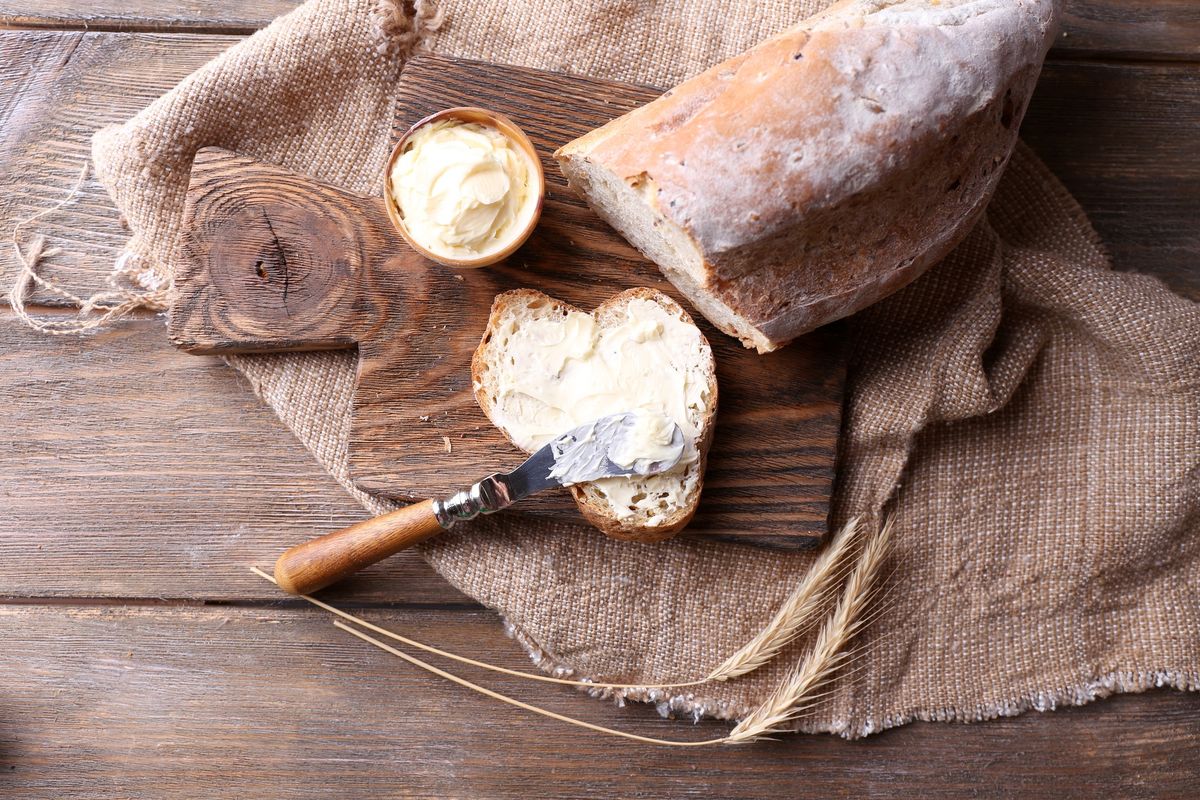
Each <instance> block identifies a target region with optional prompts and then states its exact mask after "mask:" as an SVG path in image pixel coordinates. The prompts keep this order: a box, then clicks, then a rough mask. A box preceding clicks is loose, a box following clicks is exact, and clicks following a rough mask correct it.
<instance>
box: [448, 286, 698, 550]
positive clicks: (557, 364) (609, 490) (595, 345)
mask: <svg viewBox="0 0 1200 800" xmlns="http://www.w3.org/2000/svg"><path fill="white" fill-rule="evenodd" d="M471 376H472V380H473V385H474V390H475V398H476V400H477V401H478V402H479V406H480V408H482V409H483V412H484V413H485V414H486V415H487V416H488V418H489V419H490V420H491V421H492V423H493V424H494V425H495V426H496V427H497V428H499V429H500V431H501V432H502V433H504V435H505V436H506V437H507V438H508V439H509V441H511V442H512V443H513V444H514V445H516V446H517V447H519V448H520V449H522V450H524V451H525V452H527V453H532V452H534V451H535V450H537V449H538V448H539V447H541V446H542V445H544V444H546V443H547V442H549V441H550V440H551V439H553V438H554V437H555V436H558V435H560V434H562V433H564V432H566V431H568V430H570V429H571V428H573V427H576V426H577V425H580V424H584V423H586V422H589V421H591V420H592V419H596V418H598V417H601V416H604V415H606V414H611V413H617V412H622V411H628V410H636V409H637V408H644V409H647V410H651V411H658V412H660V413H663V414H666V415H667V416H668V417H669V418H671V419H672V420H673V421H674V422H675V423H676V424H678V425H679V427H680V429H681V430H682V431H683V434H684V440H685V449H684V456H683V458H681V459H680V462H679V464H677V465H676V466H675V467H673V468H672V469H670V470H668V471H666V472H663V473H660V474H658V475H651V476H646V477H636V478H635V477H631V478H605V479H603V480H600V481H594V482H591V483H582V484H577V485H575V486H572V487H570V491H571V494H572V496H573V497H574V498H575V502H576V504H577V505H578V506H579V510H580V511H581V512H582V513H583V516H584V517H585V518H586V519H587V520H588V522H590V523H592V524H593V525H595V526H596V527H597V528H599V529H600V530H602V531H603V532H604V533H606V534H608V535H609V536H612V537H614V538H617V539H629V540H635V541H642V542H650V541H659V540H662V539H667V538H669V537H671V536H672V535H674V534H675V533H677V532H678V531H679V530H680V529H682V528H683V527H684V526H685V525H687V523H688V522H689V521H690V520H691V518H692V515H693V514H694V513H695V511H696V506H697V504H698V503H699V501H700V491H701V488H702V486H703V483H704V468H705V463H706V459H707V455H708V448H709V445H710V443H711V442H712V436H713V429H714V425H715V421H716V413H717V379H716V365H715V362H714V361H713V354H712V348H711V347H710V346H709V344H708V341H707V340H706V339H705V338H704V334H702V333H701V332H700V329H699V328H697V327H696V325H695V323H694V322H693V321H692V318H691V317H690V316H688V314H687V312H686V311H684V310H683V309H682V308H681V307H680V306H679V304H678V303H676V302H675V301H674V300H672V299H671V298H669V297H667V296H666V295H664V294H662V293H661V292H658V291H656V290H653V289H646V288H638V289H629V290H628V291H625V292H622V293H620V294H618V295H615V296H614V297H612V298H609V299H608V300H607V301H605V302H604V303H603V304H602V305H600V306H599V307H598V308H596V310H595V311H593V312H592V313H591V314H587V313H585V312H583V311H581V310H579V309H577V308H575V307H574V306H571V305H569V304H567V303H564V302H561V301H559V300H555V299H554V298H552V297H549V296H548V295H545V294H543V293H541V292H538V291H534V290H532V289H518V290H515V291H511V292H504V293H503V294H500V295H498V296H497V297H496V299H495V301H494V302H493V304H492V311H491V316H490V317H489V319H488V324H487V328H486V330H485V331H484V334H483V337H482V339H481V341H480V344H479V347H478V348H477V349H476V351H475V356H474V358H473V359H472V362H471Z"/></svg>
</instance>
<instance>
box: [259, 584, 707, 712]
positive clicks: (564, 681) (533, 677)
mask: <svg viewBox="0 0 1200 800" xmlns="http://www.w3.org/2000/svg"><path fill="white" fill-rule="evenodd" d="M250 571H251V572H253V573H254V574H255V575H257V576H259V577H260V578H266V579H267V580H269V581H270V582H271V583H275V578H274V577H273V576H271V575H269V574H268V573H266V572H263V571H262V570H261V569H259V568H258V567H251V568H250ZM276 585H278V584H276ZM297 597H299V598H301V599H302V600H307V601H308V602H309V603H312V604H313V605H314V606H316V607H317V608H321V609H324V610H325V611H328V612H329V613H330V614H333V615H335V616H338V617H341V618H342V619H344V620H347V621H349V622H353V623H354V624H355V625H359V626H361V627H363V628H366V629H367V630H369V631H374V632H375V633H378V634H379V635H380V636H386V637H388V638H389V639H394V640H396V641H397V642H400V643H401V644H404V645H407V646H409V647H415V648H417V649H418V650H424V651H425V652H426V653H433V654H434V655H437V656H441V657H442V658H448V659H450V660H451V661H457V662H458V663H460V664H467V665H469V666H472V667H479V668H480V669H486V670H491V671H492V672H498V673H500V674H502V675H511V676H512V677H514V678H523V679H525V680H529V681H538V682H541V683H556V684H559V685H562V686H580V687H583V688H586V689H682V688H686V687H688V686H699V685H700V684H702V683H704V681H703V680H692V681H682V682H679V683H651V684H646V683H597V682H596V681H579V680H572V679H570V678H555V677H552V676H550V675H537V674H535V673H531V672H522V671H520V670H515V669H508V668H507V667H500V666H497V665H495V664H489V663H487V662H486V661H476V660H475V659H473V658H467V657H466V656H460V655H458V654H457V653H452V652H450V651H449V650H442V649H440V648H437V647H434V646H433V645H428V644H424V643H423V642H418V641H417V640H416V639H410V638H408V637H407V636H401V635H400V634H398V633H396V632H394V631H389V630H388V629H387V628H381V627H380V626H378V625H374V624H372V623H370V622H367V621H366V620H365V619H362V618H361V617H356V616H354V615H353V614H351V613H349V612H347V611H342V610H341V609H340V608H335V607H334V606H331V605H329V604H328V603H325V602H323V601H321V600H318V599H317V598H315V597H312V596H310V595H307V594H301V595H297Z"/></svg>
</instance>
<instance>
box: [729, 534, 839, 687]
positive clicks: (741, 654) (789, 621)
mask: <svg viewBox="0 0 1200 800" xmlns="http://www.w3.org/2000/svg"><path fill="white" fill-rule="evenodd" d="M858 531H859V520H858V517H855V518H854V519H852V520H850V521H849V522H847V523H846V524H845V525H844V526H843V527H842V529H841V531H839V532H838V534H837V536H836V537H834V540H833V541H832V542H830V543H829V546H828V547H826V548H825V552H823V553H822V554H821V555H820V557H819V558H817V560H816V561H815V562H813V565H812V566H811V567H810V568H809V570H808V572H807V573H805V575H804V580H803V581H801V583H800V585H799V586H797V587H796V589H795V591H793V592H792V593H791V595H789V596H788V598H787V600H785V601H784V603H783V605H782V606H780V607H779V610H778V611H777V612H775V616H774V617H773V618H772V619H771V621H770V622H769V623H768V624H767V627H765V628H763V629H762V630H761V631H759V633H758V634H757V635H756V636H755V637H754V638H753V639H751V640H750V641H749V642H747V643H746V644H745V645H743V646H742V648H741V649H740V650H738V651H737V652H736V653H734V654H733V655H732V656H730V657H729V658H727V659H726V660H725V662H724V663H722V664H721V666H719V667H717V668H716V669H715V670H713V671H712V673H711V674H709V676H708V680H710V681H727V680H729V679H731V678H736V677H738V676H740V675H746V674H747V673H750V672H753V671H754V670H756V669H758V668H759V667H761V666H763V665H764V664H766V663H767V662H769V661H770V660H771V659H773V658H774V657H775V656H776V655H777V654H778V653H779V651H780V650H782V649H783V648H784V646H785V645H787V644H788V643H789V642H791V641H792V640H794V639H795V638H796V637H797V636H798V635H800V633H801V632H802V631H804V630H806V629H807V628H808V627H809V626H810V625H811V624H812V623H813V622H814V620H815V619H816V614H817V612H818V611H819V610H820V608H821V606H822V605H824V602H825V598H826V597H827V596H828V594H829V592H830V591H831V590H832V588H833V586H834V584H835V583H836V578H838V577H839V573H838V569H837V567H838V565H839V563H840V562H841V560H842V556H843V555H845V553H846V551H847V550H848V549H849V548H850V545H851V544H852V543H853V542H854V541H855V540H856V539H857V538H858Z"/></svg>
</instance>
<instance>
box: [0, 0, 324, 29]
mask: <svg viewBox="0 0 1200 800" xmlns="http://www.w3.org/2000/svg"><path fill="white" fill-rule="evenodd" d="M300 3H301V0H188V2H187V3H186V4H185V3H162V2H155V0H98V1H97V0H91V1H90V2H88V3H87V4H86V7H82V8H81V4H80V3H78V2H74V1H73V0H0V27H3V26H5V25H7V26H10V27H13V28H68V29H71V28H84V29H87V30H93V31H130V32H132V31H137V32H166V31H174V32H187V33H224V34H246V33H253V32H254V31H256V30H258V29H259V28H263V27H266V25H267V24H268V23H270V21H271V20H272V19H274V18H275V17H277V16H279V15H280V14H286V13H287V12H289V11H291V10H292V9H293V8H295V7H296V6H298V5H300Z"/></svg>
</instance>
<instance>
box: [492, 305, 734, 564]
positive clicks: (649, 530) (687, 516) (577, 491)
mask: <svg viewBox="0 0 1200 800" xmlns="http://www.w3.org/2000/svg"><path fill="white" fill-rule="evenodd" d="M634 299H643V300H649V301H650V302H653V303H656V304H658V305H660V306H662V307H663V308H664V309H666V310H667V311H668V312H669V313H671V314H672V315H674V316H676V317H678V318H679V319H681V320H682V321H683V322H685V323H687V324H688V325H692V326H695V321H694V320H693V319H692V317H691V316H690V315H689V314H688V313H687V312H686V311H685V310H684V309H683V307H682V306H680V305H679V304H678V303H676V302H675V301H674V300H672V299H671V298H670V297H668V296H667V295H665V294H663V293H662V292H659V291H657V290H656V289H650V288H646V287H637V288H633V289H627V290H625V291H623V292H621V293H620V294H616V295H613V296H612V297H610V298H609V299H608V300H605V301H604V302H603V303H601V304H600V305H599V306H597V307H596V308H595V309H594V310H593V311H592V312H591V315H592V317H594V318H595V319H596V321H597V322H598V323H599V324H600V325H601V327H604V326H605V325H606V324H607V323H608V322H609V321H610V320H611V321H616V320H617V318H618V317H619V315H620V314H622V313H623V312H624V309H625V306H626V305H628V303H629V301H631V300H634ZM537 300H540V301H542V302H544V303H547V304H549V305H550V307H551V308H553V309H554V310H556V311H560V312H563V313H564V314H565V313H567V312H571V311H578V312H580V313H585V314H586V313H588V312H586V311H583V309H580V308H576V307H575V306H573V305H571V304H570V303H565V302H563V301H561V300H557V299H555V298H553V297H551V296H549V295H547V294H545V293H543V292H539V291H537V290H535V289H514V290H512V291H508V292H503V293H501V294H498V295H496V298H495V299H494V300H493V301H492V310H491V314H490V315H489V316H488V322H487V327H486V328H485V329H484V332H483V336H482V337H481V338H480V341H479V346H478V347H477V348H476V349H475V354H474V355H473V356H472V358H471V384H472V386H473V387H474V393H475V401H476V402H477V403H479V407H480V408H481V409H482V410H483V413H484V414H485V415H486V416H487V418H488V419H489V420H491V421H492V424H494V425H496V426H497V428H499V429H500V432H501V433H502V434H504V438H506V439H508V440H509V442H511V443H512V444H513V446H514V447H517V448H518V449H521V450H523V451H524V452H527V453H528V452H531V451H529V450H525V449H524V448H521V447H520V446H519V445H518V444H517V443H516V442H514V441H513V440H512V437H510V436H509V434H508V431H506V430H504V428H503V427H500V426H499V425H498V424H497V423H496V417H495V414H494V407H493V403H494V398H492V397H491V396H490V395H489V394H488V392H487V388H486V386H485V383H486V382H485V380H484V376H485V373H486V372H487V370H488V369H489V366H490V364H491V363H492V359H493V358H494V357H496V356H498V355H499V352H498V351H495V350H494V349H493V348H491V347H490V343H491V339H492V334H493V333H494V332H495V331H496V329H497V327H499V326H500V325H501V324H502V323H503V321H504V320H505V319H506V318H507V317H508V316H509V315H510V313H511V312H512V309H513V308H517V307H523V306H525V305H526V304H527V303H528V302H529V301H537ZM697 332H698V333H699V336H700V341H701V342H702V345H703V348H704V350H705V353H706V354H707V359H706V362H707V368H706V376H707V378H708V391H709V398H710V400H709V407H708V409H707V411H706V412H705V414H704V417H703V421H702V423H701V425H700V438H699V440H698V441H697V442H696V450H697V451H698V453H699V462H698V463H697V469H698V473H697V480H696V489H695V491H694V492H693V494H692V496H691V497H690V498H688V502H686V503H684V504H683V505H681V506H680V507H679V508H677V509H675V510H674V511H673V512H672V513H671V514H670V515H669V516H668V517H667V520H666V521H665V522H664V523H663V524H661V525H653V526H650V525H638V524H635V523H633V522H629V521H626V520H622V519H620V518H618V517H617V516H616V515H614V514H613V513H612V512H610V511H609V510H607V508H606V507H605V505H604V504H603V503H602V502H601V501H597V500H594V499H592V498H590V497H588V487H590V486H591V485H592V484H590V483H581V484H576V485H574V486H569V487H567V489H568V491H570V493H571V497H572V498H573V499H574V500H575V504H576V506H578V507H579V511H580V513H582V514H583V517H584V519H586V520H587V521H588V522H589V523H591V524H592V525H593V526H595V527H597V528H599V529H600V530H601V531H603V532H604V533H605V534H606V535H608V536H611V537H612V538H614V539H621V540H626V541H636V542H658V541H663V540H665V539H669V538H671V537H672V536H674V535H675V534H676V533H678V532H679V531H681V530H682V529H683V528H684V527H686V526H687V524H688V523H689V522H691V520H692V517H693V516H694V515H695V513H696V508H697V506H698V505H699V501H700V495H701V493H702V491H703V489H704V472H705V469H706V468H707V466H708V450H709V447H710V446H711V444H712V438H713V432H714V430H715V428H716V417H717V402H718V396H717V376H716V364H715V361H714V359H713V355H712V347H711V346H710V345H709V343H708V340H707V339H706V338H705V337H704V334H703V333H702V332H700V331H699V330H698V329H697Z"/></svg>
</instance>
